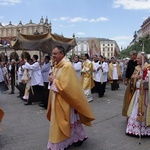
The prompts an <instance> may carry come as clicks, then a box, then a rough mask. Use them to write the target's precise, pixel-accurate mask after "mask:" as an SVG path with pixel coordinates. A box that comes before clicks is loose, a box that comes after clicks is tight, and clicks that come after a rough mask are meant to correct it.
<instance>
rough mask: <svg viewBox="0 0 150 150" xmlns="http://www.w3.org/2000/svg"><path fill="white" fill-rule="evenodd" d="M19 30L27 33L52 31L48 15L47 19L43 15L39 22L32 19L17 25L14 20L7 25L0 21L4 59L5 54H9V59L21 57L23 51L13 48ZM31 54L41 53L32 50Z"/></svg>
mask: <svg viewBox="0 0 150 150" xmlns="http://www.w3.org/2000/svg"><path fill="white" fill-rule="evenodd" d="M18 32H20V33H22V34H27V35H34V34H44V33H47V32H51V23H49V22H48V18H47V17H46V19H45V20H44V19H43V17H41V19H40V22H39V23H38V24H36V23H33V22H32V20H30V21H29V23H27V24H22V22H21V21H20V22H19V24H18V25H16V26H15V25H13V24H12V22H9V24H8V25H6V26H3V25H2V23H0V51H1V52H0V57H2V59H4V58H5V57H4V56H6V55H7V56H8V59H14V58H15V59H19V57H20V56H21V53H22V51H14V50H13V49H12V48H11V46H12V43H13V42H14V41H15V39H16V38H17V36H18ZM30 54H31V55H33V54H37V55H39V52H38V51H32V52H30Z"/></svg>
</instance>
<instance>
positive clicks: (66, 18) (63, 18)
mask: <svg viewBox="0 0 150 150" xmlns="http://www.w3.org/2000/svg"><path fill="white" fill-rule="evenodd" d="M68 19H69V17H60V20H62V21H65V20H68Z"/></svg>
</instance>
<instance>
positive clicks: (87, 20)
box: [53, 17, 109, 23]
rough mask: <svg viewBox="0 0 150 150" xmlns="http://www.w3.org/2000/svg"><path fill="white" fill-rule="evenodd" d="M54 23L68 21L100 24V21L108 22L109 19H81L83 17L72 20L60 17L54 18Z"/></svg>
mask: <svg viewBox="0 0 150 150" xmlns="http://www.w3.org/2000/svg"><path fill="white" fill-rule="evenodd" d="M53 20H54V21H69V22H72V23H76V22H100V21H108V20H109V19H108V18H106V17H99V18H96V19H94V18H91V19H88V18H83V17H74V18H70V17H60V18H54V19H53Z"/></svg>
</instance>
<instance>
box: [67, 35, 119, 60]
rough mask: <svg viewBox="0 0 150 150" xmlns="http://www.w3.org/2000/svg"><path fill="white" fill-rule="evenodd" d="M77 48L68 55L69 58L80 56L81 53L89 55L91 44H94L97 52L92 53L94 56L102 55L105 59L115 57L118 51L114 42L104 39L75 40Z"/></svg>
mask: <svg viewBox="0 0 150 150" xmlns="http://www.w3.org/2000/svg"><path fill="white" fill-rule="evenodd" d="M76 42H77V46H76V47H75V48H74V49H73V50H72V51H70V52H69V53H68V55H69V56H71V55H73V54H75V55H79V56H81V54H82V53H88V54H89V55H90V51H91V49H92V48H91V47H92V45H91V42H95V47H96V48H97V50H98V51H99V52H97V53H93V54H96V55H102V56H104V57H106V58H109V59H110V58H111V57H112V56H117V55H118V53H119V51H120V49H119V46H118V44H117V43H116V41H114V40H110V39H106V38H76Z"/></svg>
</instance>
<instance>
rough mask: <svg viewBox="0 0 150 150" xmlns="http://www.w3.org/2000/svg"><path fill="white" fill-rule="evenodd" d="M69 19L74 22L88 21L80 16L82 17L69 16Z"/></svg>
mask: <svg viewBox="0 0 150 150" xmlns="http://www.w3.org/2000/svg"><path fill="white" fill-rule="evenodd" d="M69 21H70V22H74V23H75V22H84V21H88V19H87V18H82V17H74V18H71V19H70V20H69Z"/></svg>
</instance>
